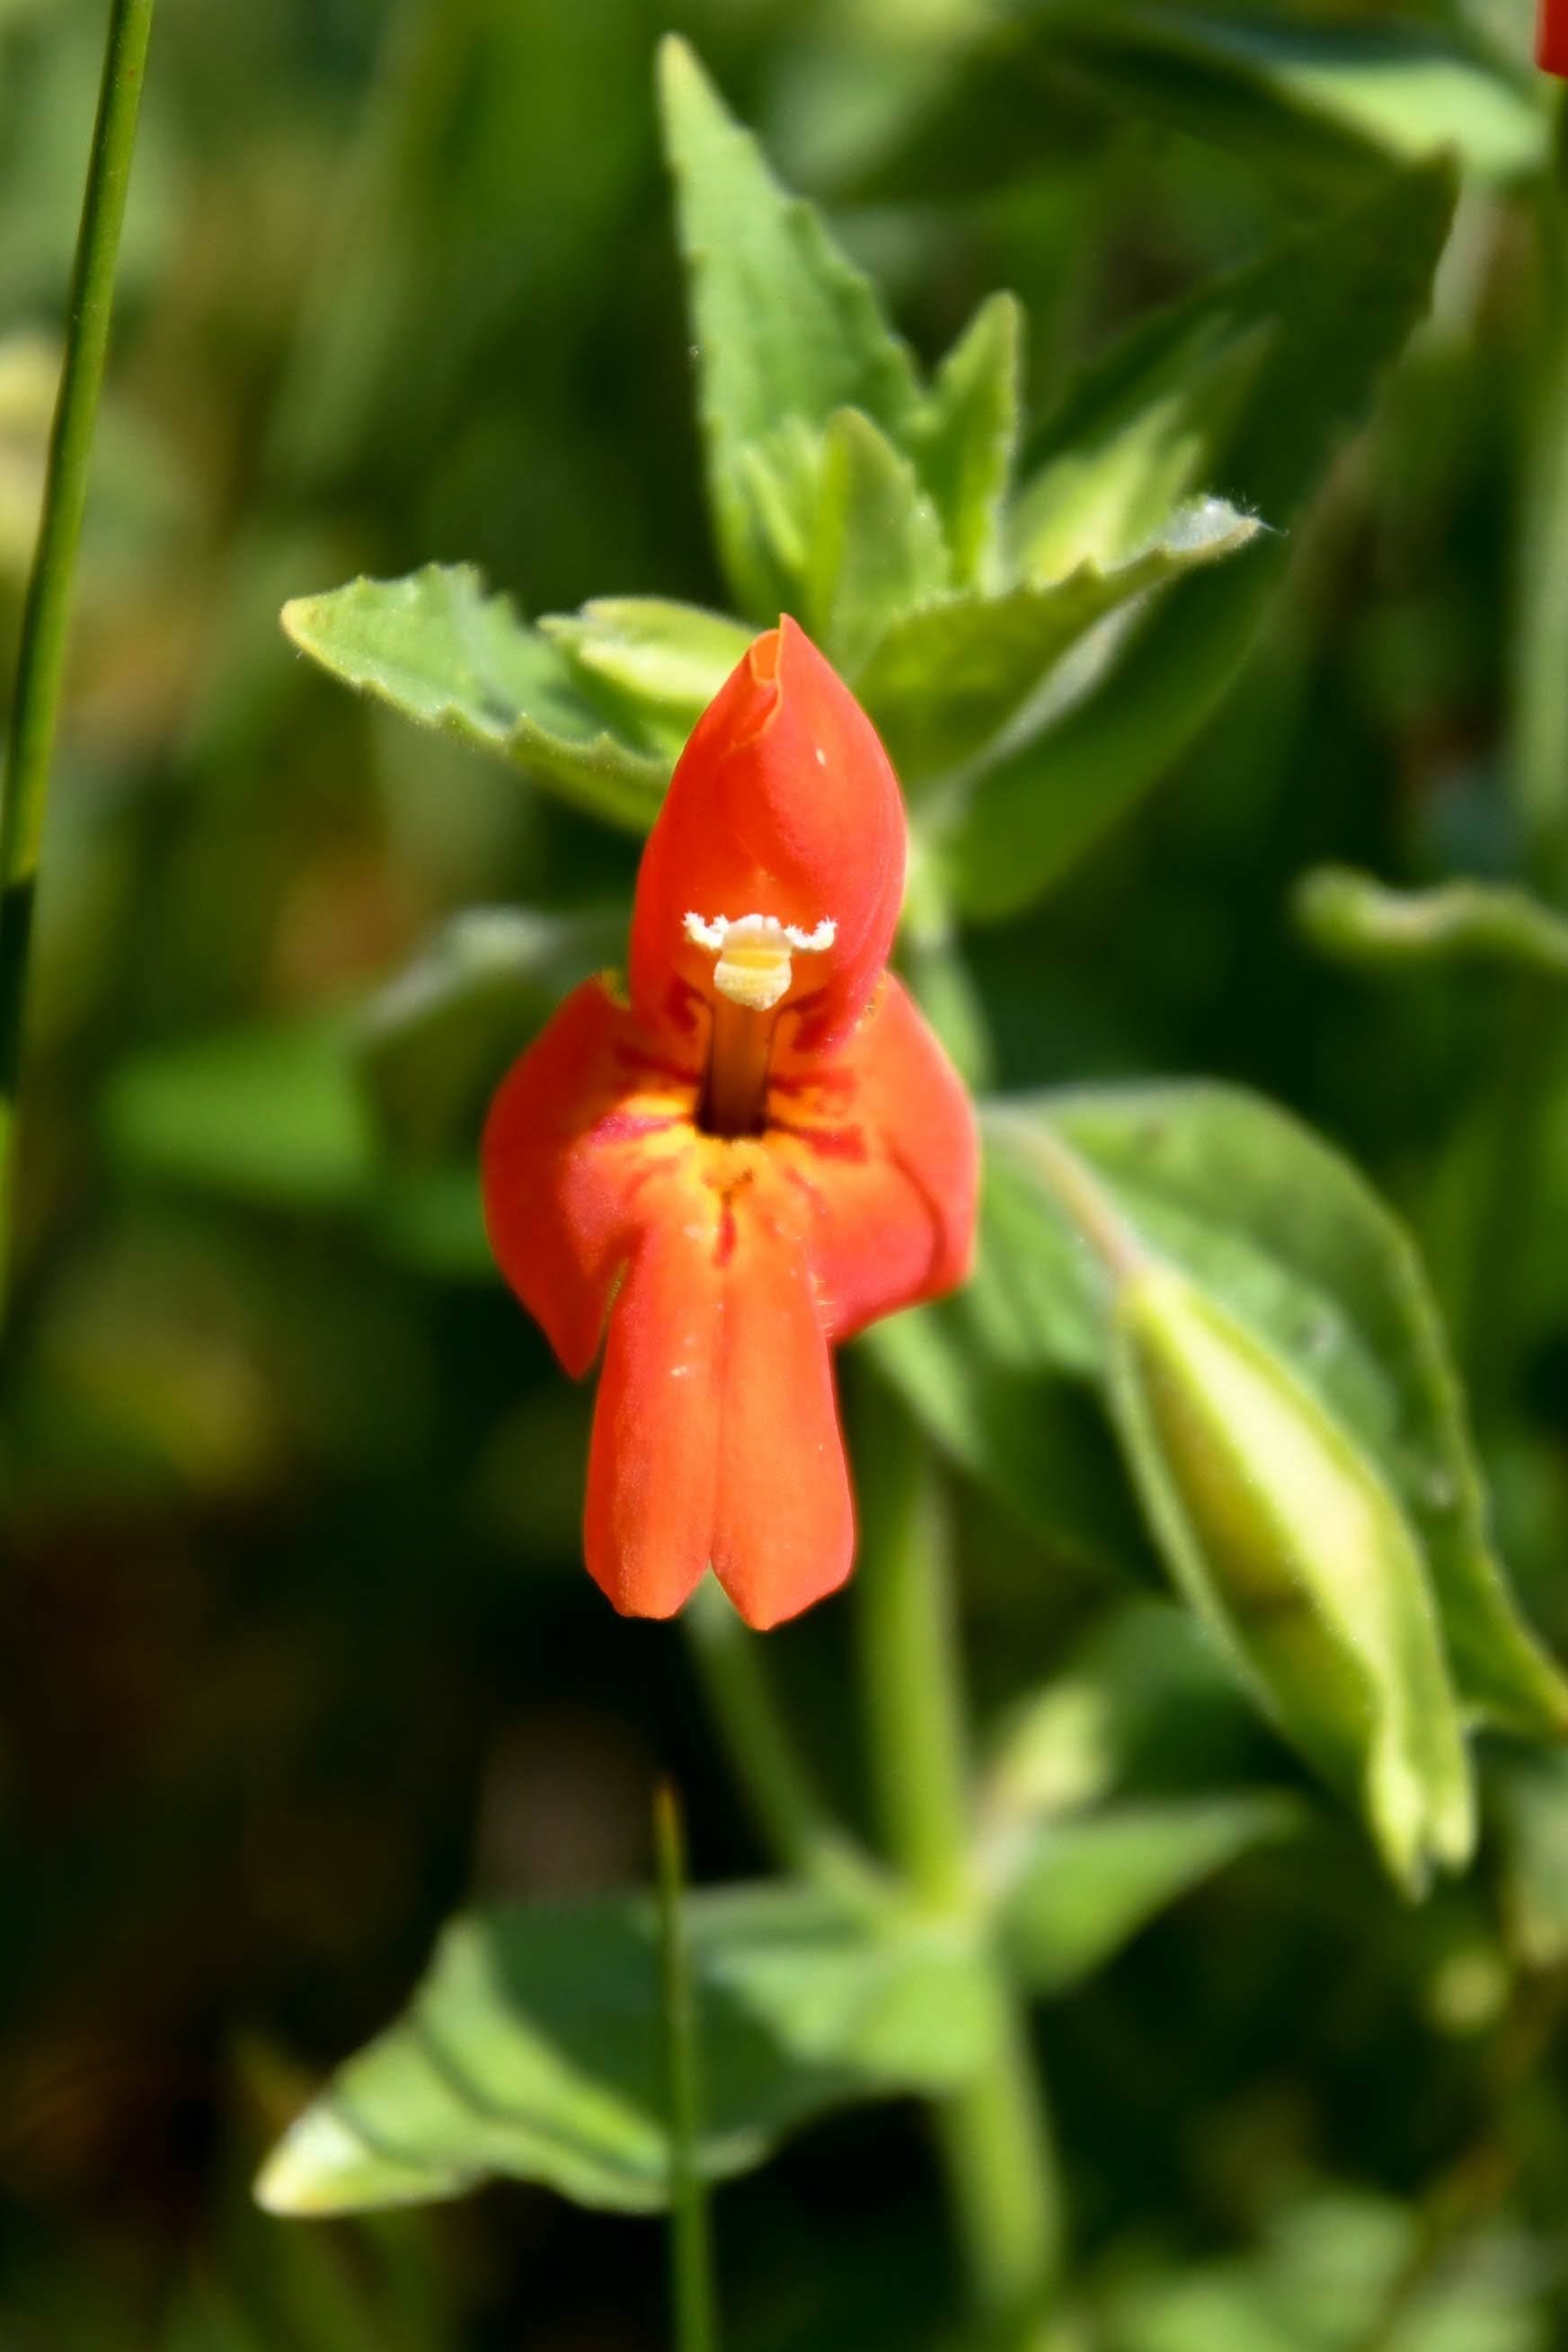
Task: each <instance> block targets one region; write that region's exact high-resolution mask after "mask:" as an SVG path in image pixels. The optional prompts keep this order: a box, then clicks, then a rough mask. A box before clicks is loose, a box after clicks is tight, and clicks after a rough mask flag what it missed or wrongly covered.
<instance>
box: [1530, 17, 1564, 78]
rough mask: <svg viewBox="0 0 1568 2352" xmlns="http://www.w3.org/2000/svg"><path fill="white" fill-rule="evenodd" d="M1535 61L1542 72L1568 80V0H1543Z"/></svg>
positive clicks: (1537, 32) (1536, 38) (1536, 40)
mask: <svg viewBox="0 0 1568 2352" xmlns="http://www.w3.org/2000/svg"><path fill="white" fill-rule="evenodd" d="M1535 62H1536V64H1537V65H1538V66H1539V67H1540V68H1541V70H1542V73H1549V74H1561V75H1562V76H1563V79H1564V80H1568V0H1541V16H1540V22H1539V25H1538V27H1537V31H1536V37H1535Z"/></svg>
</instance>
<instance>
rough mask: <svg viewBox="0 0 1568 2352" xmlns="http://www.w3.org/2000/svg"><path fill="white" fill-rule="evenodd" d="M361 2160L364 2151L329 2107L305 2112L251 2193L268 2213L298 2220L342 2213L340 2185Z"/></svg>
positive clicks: (314, 2107)
mask: <svg viewBox="0 0 1568 2352" xmlns="http://www.w3.org/2000/svg"><path fill="white" fill-rule="evenodd" d="M363 2161H364V2150H363V2149H362V2148H361V2146H360V2143H359V2141H358V2140H357V2139H356V2138H355V2137H354V2135H353V2133H352V2132H351V2131H350V2129H349V2127H348V2126H347V2125H346V2124H345V2123H344V2122H343V2121H342V2120H341V2118H340V2116H335V2115H334V2114H333V2113H332V2111H331V2109H330V2108H329V2107H321V2106H312V2107H307V2108H306V2110H305V2112H304V2114H303V2115H302V2116H298V2118H297V2119H296V2121H295V2122H294V2123H292V2124H291V2125H290V2126H289V2127H288V2129H287V2131H286V2132H285V2133H284V2135H283V2137H282V2138H281V2139H280V2140H279V2141H278V2143H277V2147H275V2148H274V2149H273V2150H272V2152H271V2154H270V2155H269V2156H268V2157H267V2160H266V2162H265V2163H264V2164H263V2165H262V2168H261V2169H260V2171H259V2172H258V2173H257V2174H256V2182H255V2186H254V2188H253V2189H252V2191H251V2193H252V2195H253V2196H254V2197H255V2199H256V2203H257V2204H258V2205H259V2206H260V2207H261V2209H262V2210H263V2212H264V2213H276V2214H278V2215H279V2216H282V2217H286V2218H289V2219H300V2218H305V2217H308V2216H309V2215H311V2214H319V2213H337V2212H340V2211H342V2210H345V2208H344V2200H343V2199H342V2196H341V2192H340V2182H341V2181H342V2180H343V2179H344V2178H345V2176H347V2175H348V2174H349V2173H350V2172H351V2171H352V2170H353V2169H355V2168H357V2167H358V2166H360V2165H361V2164H362V2163H363ZM350 2201H351V2200H350Z"/></svg>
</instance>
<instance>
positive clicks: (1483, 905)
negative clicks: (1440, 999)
mask: <svg viewBox="0 0 1568 2352" xmlns="http://www.w3.org/2000/svg"><path fill="white" fill-rule="evenodd" d="M1294 905H1295V915H1296V919H1297V921H1298V922H1299V923H1300V925H1301V929H1302V930H1303V931H1304V932H1305V933H1306V936H1307V937H1308V939H1310V940H1311V941H1312V945H1313V946H1314V947H1315V948H1319V949H1321V950H1322V952H1323V954H1324V955H1328V956H1333V958H1335V960H1336V961H1339V962H1342V963H1354V964H1366V965H1370V966H1371V967H1373V968H1374V969H1379V968H1385V967H1398V966H1401V965H1408V964H1414V965H1416V966H1423V965H1433V964H1441V963H1460V962H1470V963H1501V964H1512V965H1517V966H1521V967H1522V968H1524V969H1526V970H1528V971H1538V972H1540V973H1542V975H1543V976H1545V977H1548V978H1551V979H1553V980H1563V979H1568V920H1564V919H1563V917H1562V916H1561V915H1559V914H1557V913H1555V912H1554V911H1553V910H1552V908H1550V907H1547V906H1544V905H1542V901H1541V900H1540V899H1539V898H1532V897H1531V894H1530V892H1529V891H1528V890H1516V889H1511V888H1509V887H1506V886H1505V885H1503V884H1501V883H1494V882H1445V883H1442V884H1440V885H1439V886H1438V887H1437V888H1435V889H1431V890H1390V889H1388V888H1386V887H1385V886H1384V884H1382V883H1381V882H1379V881H1377V880H1376V879H1375V877H1373V876H1372V875H1370V874H1360V873H1357V872H1355V871H1354V868H1352V867H1350V866H1317V867H1315V868H1314V869H1313V871H1312V873H1310V874H1306V875H1303V876H1302V877H1301V882H1300V883H1299V885H1298V886H1297V888H1296V891H1295V899H1294Z"/></svg>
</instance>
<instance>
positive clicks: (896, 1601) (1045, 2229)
mask: <svg viewBox="0 0 1568 2352" xmlns="http://www.w3.org/2000/svg"><path fill="white" fill-rule="evenodd" d="M858 1402H859V1403H860V1405H861V1407H862V1411H861V1413H860V1414H859V1415H858V1416H857V1421H856V1433H857V1438H858V1440H859V1443H858V1444H857V1449H856V1462H857V1469H858V1472H859V1479H860V1491H861V1501H862V1546H861V1563H860V1568H859V1570H858V1578H857V1582H858V1592H859V1600H860V1631H861V1655H862V1682H863V1687H864V1694H865V1697H864V1705H865V1718H866V1732H867V1739H868V1743H869V1747H870V1752H871V1769H872V1777H873V1787H874V1790H875V1795H876V1799H877V1804H878V1809H879V1811H880V1814H881V1818H882V1823H883V1835H884V1836H885V1839H886V1842H887V1846H888V1850H889V1853H890V1854H891V1856H892V1858H893V1860H894V1863H895V1864H896V1865H897V1866H898V1868H899V1869H900V1870H901V1871H902V1873H903V1874H904V1877H905V1879H906V1880H907V1882H908V1885H909V1887H910V1890H911V1892H912V1893H913V1894H914V1895H915V1897H916V1899H917V1900H918V1901H919V1902H920V1903H921V1904H923V1905H924V1906H925V1907H927V1908H928V1909H929V1910H931V1911H932V1912H934V1913H936V1914H938V1915H940V1916H943V1917H946V1918H948V1919H950V1920H952V1921H953V1922H954V1923H955V1924H956V1925H957V1926H960V1927H968V1928H970V1929H972V1930H973V1931H974V1932H975V1933H976V1934H980V1933H981V1932H983V1926H984V1921H983V1898H982V1891H981V1887H980V1885H979V1881H978V1876H977V1872H976V1868H975V1863H974V1832H973V1821H972V1814H971V1806H970V1799H969V1773H968V1759H967V1734H966V1727H965V1723H964V1708H963V1700H962V1695H961V1689H960V1677H959V1672H958V1663H957V1661H958V1643H957V1628H956V1623H955V1622H954V1614H953V1607H952V1595H951V1591H950V1584H949V1577H948V1553H947V1537H946V1525H945V1521H944V1515H943V1511H942V1507H941V1499H940V1496H939V1494H938V1493H937V1490H936V1480H935V1477H934V1475H933V1473H932V1470H931V1468H930V1465H929V1463H928V1460H927V1459H926V1457H925V1453H924V1450H923V1448H922V1447H921V1445H920V1444H919V1442H918V1440H917V1439H916V1437H915V1433H914V1431H913V1430H912V1429H911V1428H910V1427H909V1425H908V1423H907V1422H906V1421H905V1420H904V1416H903V1414H902V1412H900V1411H899V1409H898V1408H897V1406H895V1405H894V1402H892V1400H891V1399H890V1398H888V1397H886V1396H885V1395H883V1393H882V1392H881V1391H878V1390H877V1389H875V1388H874V1386H873V1384H872V1383H870V1382H866V1383H863V1384H862V1387H861V1389H860V1391H859V1394H858ZM996 2000H997V2006H998V2032H997V2038H996V2046H995V2049H994V2051H993V2053H992V2055H991V2057H990V2058H989V2060H988V2063H987V2064H986V2065H985V2067H984V2068H983V2069H982V2070H981V2072H980V2073H978V2074H976V2075H975V2076H974V2077H972V2079H971V2080H970V2081H969V2082H968V2083H967V2084H965V2086H964V2087H963V2088H962V2089H961V2090H959V2091H956V2092H954V2093H951V2094H950V2095H948V2096H947V2097H946V2098H945V2099H942V2100H940V2101H938V2102H937V2104H936V2129H937V2137H938V2143H939V2147H940V2151H941V2157H942V2164H943V2170H944V2173H945V2175H946V2182H947V2191H948V2197H949V2200H950V2202H951V2205H952V2209H953V2213H954V2218H955V2221H956V2229H957V2232H958V2236H959V2240H960V2242H961V2246H962V2250H963V2254H964V2260H965V2265H966V2268H967V2273H968V2278H969V2287H970V2294H971V2297H972V2300H973V2303H974V2305H975V2309H976V2314H977V2317H978V2319H979V2320H980V2322H981V2325H982V2326H984V2327H985V2328H986V2330H987V2335H988V2342H992V2343H994V2344H995V2346H996V2347H997V2352H1044V2347H1045V2346H1046V2344H1047V2342H1048V2333H1047V2330H1048V2324H1049V2323H1048V2316H1047V2315H1048V2310H1049V2306H1050V2305H1051V2302H1052V2300H1053V2296H1054V2291H1055V2287H1056V2283H1057V2277H1058V2273H1059V2270H1060V2265H1061V2236H1062V2221H1061V2184H1060V2180H1059V2178H1058V2174H1057V2168H1056V2158H1055V2153H1054V2149H1053V2147H1052V2144H1051V2127H1050V2123H1049V2120H1048V2118H1047V2116H1046V2113H1045V2107H1044V2102H1043V2099H1042V2097H1041V2095H1040V2085H1039V2081H1038V2077H1037V2075H1036V2072H1035V2068H1034V2063H1033V2059H1032V2054H1031V2053H1030V2048H1029V2038H1028V2031H1027V2021H1026V2019H1025V2016H1024V2013H1023V2010H1022V2006H1021V2004H1020V2002H1019V1999H1018V1996H1017V1994H1016V1992H1015V1991H1014V1990H1013V1989H1012V1988H1011V1987H1010V1986H1009V1985H1008V1984H1007V1983H1006V1982H1005V1981H1004V1979H1002V1977H1001V1976H1000V1973H999V1972H998V1976H997V1979H996Z"/></svg>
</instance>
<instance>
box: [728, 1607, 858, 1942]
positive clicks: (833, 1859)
mask: <svg viewBox="0 0 1568 2352" xmlns="http://www.w3.org/2000/svg"><path fill="white" fill-rule="evenodd" d="M683 1622H684V1624H685V1629H686V1633H687V1634H688V1636H689V1638H690V1641H691V1644H692V1651H693V1654H694V1656H695V1660H696V1664H697V1672H698V1674H699V1675H700V1676H701V1679H702V1684H703V1690H704V1695H705V1696H706V1699H707V1702H708V1706H709V1707H710V1708H711V1710H712V1713H713V1716H714V1719H715V1721H716V1724H717V1727H718V1732H719V1737H720V1738H721V1739H722V1740H723V1742H724V1744H725V1747H726V1748H727V1751H728V1754H729V1757H730V1760H731V1762H732V1763H733V1765H734V1767H735V1770H736V1774H737V1778H738V1780H739V1781H740V1784H741V1787H742V1789H743V1790H744V1792H745V1796H746V1800H747V1805H748V1806H749V1808H750V1811H751V1813H752V1817H753V1819H754V1820H755V1822H756V1824H757V1827H758V1831H759V1832H760V1833H761V1835H762V1838H763V1840H764V1842H765V1843H766V1844H767V1845H768V1847H769V1848H770V1850H771V1851H772V1852H773V1853H776V1854H777V1855H778V1856H779V1860H780V1861H781V1862H782V1863H783V1864H785V1865H786V1866H787V1867H788V1868H789V1869H790V1870H794V1871H798V1872H799V1873H800V1875H801V1876H802V1877H803V1878H810V1879H814V1880H815V1881H816V1882H817V1884H818V1885H821V1886H831V1887H835V1888H837V1889H838V1890H839V1891H840V1892H841V1893H844V1894H848V1895H868V1894H872V1893H873V1892H875V1891H876V1889H877V1886H878V1879H877V1874H876V1872H875V1870H874V1868H873V1864H872V1863H871V1861H870V1859H869V1857H868V1856H867V1855H865V1854H864V1853H862V1852H861V1851H860V1850H859V1848H858V1847H857V1846H856V1845H855V1844H854V1843H853V1841H852V1839H851V1838H850V1837H848V1836H847V1835H846V1834H845V1832H843V1831H842V1830H841V1828H840V1827H839V1825H838V1823H837V1822H835V1821H834V1820H833V1818H832V1815H831V1812H830V1811H829V1809H828V1803H827V1800H826V1798H825V1797H824V1796H823V1794H822V1791H821V1788H820V1787H819V1786H818V1783H817V1780H816V1776H815V1775H814V1773H813V1772H812V1770H811V1769H810V1765H809V1764H808V1763H807V1762H806V1760H805V1759H804V1758H803V1757H802V1756H801V1754H800V1750H799V1748H798V1747H797V1745H796V1742H795V1740H794V1738H793V1736H792V1734H791V1732H790V1730H789V1725H788V1723H787V1722H786V1720H785V1718H784V1715H783V1713H782V1711H781V1709H780V1707H779V1701H778V1696H777V1694H776V1693H775V1691H774V1688H773V1684H772V1680H771V1677H770V1676H769V1675H768V1669H767V1667H766V1666H765V1665H764V1664H763V1660H762V1655H761V1652H762V1646H763V1643H764V1641H765V1640H771V1639H773V1638H774V1637H773V1636H771V1635H761V1634H757V1633H748V1632H747V1628H746V1627H745V1626H744V1625H743V1624H742V1623H741V1622H740V1620H739V1618H738V1617H737V1615H736V1613H735V1611H734V1610H733V1609H732V1608H731V1607H730V1604H729V1602H728V1601H727V1600H726V1599H725V1596H724V1594H723V1593H722V1592H721V1591H720V1590H719V1588H718V1586H717V1585H716V1583H715V1582H714V1581H713V1580H712V1579H711V1578H708V1579H706V1580H705V1581H704V1582H703V1583H702V1584H700V1585H699V1586H698V1587H697V1590H696V1591H695V1593H694V1594H693V1595H692V1598H691V1600H690V1601H688V1603H687V1604H686V1608H685V1614H684V1618H683Z"/></svg>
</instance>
